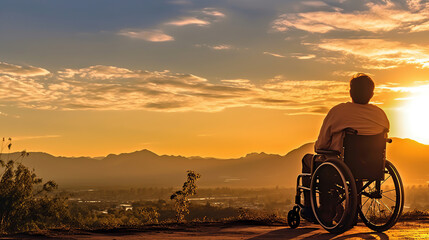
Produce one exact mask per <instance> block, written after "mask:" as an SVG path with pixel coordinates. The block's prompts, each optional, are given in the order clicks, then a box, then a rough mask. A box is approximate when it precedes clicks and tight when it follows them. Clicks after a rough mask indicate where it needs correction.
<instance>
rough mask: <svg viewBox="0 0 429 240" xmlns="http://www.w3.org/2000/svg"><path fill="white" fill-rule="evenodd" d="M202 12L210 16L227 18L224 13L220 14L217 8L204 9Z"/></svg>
mask: <svg viewBox="0 0 429 240" xmlns="http://www.w3.org/2000/svg"><path fill="white" fill-rule="evenodd" d="M201 12H202V13H203V14H206V15H209V16H214V17H221V18H223V17H225V14H224V13H222V12H220V11H219V10H217V9H215V8H204V9H203V10H202V11H201Z"/></svg>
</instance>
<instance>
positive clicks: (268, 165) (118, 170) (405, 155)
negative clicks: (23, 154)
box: [3, 139, 429, 187]
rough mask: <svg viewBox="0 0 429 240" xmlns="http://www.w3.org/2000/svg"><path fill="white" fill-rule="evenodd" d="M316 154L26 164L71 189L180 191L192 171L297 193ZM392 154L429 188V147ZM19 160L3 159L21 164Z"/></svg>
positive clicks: (135, 156) (410, 177)
mask: <svg viewBox="0 0 429 240" xmlns="http://www.w3.org/2000/svg"><path fill="white" fill-rule="evenodd" d="M311 152H313V143H307V144H304V145H302V146H300V147H299V148H297V149H294V150H292V151H290V152H289V153H288V154H286V155H278V154H266V153H250V154H247V155H246V156H244V157H241V158H234V159H216V158H202V157H183V156H168V155H157V154H155V153H153V152H151V151H149V150H147V149H144V150H141V151H136V152H132V153H122V154H119V155H116V154H110V155H108V156H107V157H104V158H89V157H79V158H73V157H55V156H52V155H50V154H47V153H41V152H32V153H30V155H29V156H28V157H27V158H25V160H23V161H24V164H26V165H27V166H30V167H32V168H35V169H36V173H37V174H38V175H39V176H40V177H43V178H44V179H50V180H55V181H57V182H58V183H59V184H60V185H61V186H65V187H102V186H111V187H125V186H129V187H169V186H174V187H175V186H178V185H181V183H183V181H184V179H185V172H186V170H195V171H197V172H199V173H201V175H202V178H201V180H200V183H199V184H200V186H205V187H209V186H211V187H215V186H218V187H222V186H229V187H269V186H287V187H293V186H295V184H296V176H297V174H299V172H300V170H301V158H302V156H304V154H306V153H311ZM387 152H388V159H390V160H391V161H392V162H394V164H395V165H396V166H397V168H398V169H399V171H400V173H401V176H402V177H403V179H404V182H405V183H407V184H428V183H429V182H428V181H429V146H428V145H423V144H420V143H418V142H415V141H413V140H409V139H394V141H393V143H392V144H389V146H388V150H387ZM18 154H19V153H13V154H11V155H10V156H7V155H3V158H7V157H10V158H12V159H15V158H16V157H17V156H18Z"/></svg>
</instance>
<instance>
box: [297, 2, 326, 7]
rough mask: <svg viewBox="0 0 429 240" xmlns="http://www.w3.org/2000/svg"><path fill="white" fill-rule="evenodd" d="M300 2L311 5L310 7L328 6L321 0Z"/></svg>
mask: <svg viewBox="0 0 429 240" xmlns="http://www.w3.org/2000/svg"><path fill="white" fill-rule="evenodd" d="M302 4H303V5H306V6H311V7H327V6H329V5H328V4H326V3H325V2H322V1H303V2H302Z"/></svg>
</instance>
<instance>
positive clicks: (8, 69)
mask: <svg viewBox="0 0 429 240" xmlns="http://www.w3.org/2000/svg"><path fill="white" fill-rule="evenodd" d="M0 74H7V75H11V76H21V77H35V76H45V75H48V74H49V71H48V70H46V69H43V68H38V67H33V66H18V65H14V64H10V63H5V62H0Z"/></svg>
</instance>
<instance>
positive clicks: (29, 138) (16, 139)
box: [12, 135, 61, 141]
mask: <svg viewBox="0 0 429 240" xmlns="http://www.w3.org/2000/svg"><path fill="white" fill-rule="evenodd" d="M59 137H61V135H40V136H17V137H12V140H14V141H22V140H32V139H41V138H59Z"/></svg>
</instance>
